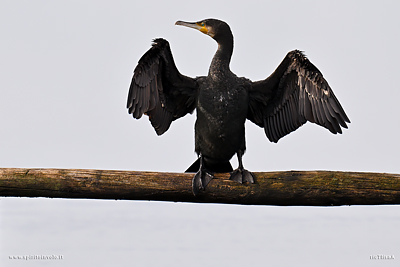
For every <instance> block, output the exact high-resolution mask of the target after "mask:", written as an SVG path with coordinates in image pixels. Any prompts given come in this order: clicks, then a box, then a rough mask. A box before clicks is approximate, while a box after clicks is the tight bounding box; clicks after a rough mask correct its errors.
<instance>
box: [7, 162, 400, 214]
mask: <svg viewBox="0 0 400 267" xmlns="http://www.w3.org/2000/svg"><path fill="white" fill-rule="evenodd" d="M193 175H194V174H190V173H189V174H188V173H159V172H134V171H109V170H74V169H23V168H18V169H13V168H0V196H14V197H51V198H91V199H129V200H159V201H175V202H201V203H232V204H252V205H283V206H299V205H301V206H329V205H381V204H400V175H399V174H386V173H358V172H337V171H287V172H258V173H255V177H256V184H244V185H241V184H238V183H236V182H233V181H230V180H228V178H229V174H226V173H225V174H216V175H215V176H216V179H214V180H212V181H211V182H210V184H209V185H208V187H207V189H206V191H204V192H203V191H202V192H200V193H199V195H198V196H197V197H195V196H193V194H192V185H191V181H192V178H193Z"/></svg>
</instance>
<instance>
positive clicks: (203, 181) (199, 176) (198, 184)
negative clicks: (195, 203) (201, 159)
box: [192, 168, 214, 196]
mask: <svg viewBox="0 0 400 267" xmlns="http://www.w3.org/2000/svg"><path fill="white" fill-rule="evenodd" d="M212 179H214V175H212V174H210V173H209V172H207V170H206V169H204V168H200V170H199V171H198V172H197V173H196V174H195V176H194V177H193V180H192V191H193V194H194V195H195V196H196V195H197V194H198V193H199V191H200V190H205V189H206V187H207V185H208V183H209V182H210V181H211V180H212Z"/></svg>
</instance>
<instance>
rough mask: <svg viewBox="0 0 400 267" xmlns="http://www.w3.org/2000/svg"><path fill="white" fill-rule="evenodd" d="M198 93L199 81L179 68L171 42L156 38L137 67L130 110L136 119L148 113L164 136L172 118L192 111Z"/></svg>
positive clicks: (129, 96) (132, 86)
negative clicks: (181, 71) (185, 74)
mask: <svg viewBox="0 0 400 267" xmlns="http://www.w3.org/2000/svg"><path fill="white" fill-rule="evenodd" d="M196 92H197V82H196V80H195V79H193V78H190V77H187V76H184V75H182V74H181V73H180V72H179V71H178V69H177V68H176V65H175V62H174V59H173V57H172V53H171V49H170V47H169V43H168V41H167V40H165V39H161V38H159V39H155V40H154V41H153V45H152V47H151V48H150V49H149V50H148V51H147V52H146V53H145V54H144V55H143V56H142V57H141V58H140V60H139V63H138V65H137V66H136V68H135V70H134V74H133V77H132V82H131V86H130V88H129V94H128V101H127V108H128V112H129V113H130V114H132V115H133V117H134V118H136V119H139V118H141V117H142V115H143V114H146V115H148V116H149V119H150V122H151V124H152V126H153V127H154V129H155V130H156V133H157V134H158V135H161V134H163V133H164V132H166V131H167V130H168V128H169V126H170V125H171V122H172V121H173V120H176V119H178V118H180V117H183V116H185V115H186V114H187V113H191V112H193V110H194V108H195V102H196V101H195V97H196Z"/></svg>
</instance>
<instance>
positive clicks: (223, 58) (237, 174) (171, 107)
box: [127, 19, 350, 195]
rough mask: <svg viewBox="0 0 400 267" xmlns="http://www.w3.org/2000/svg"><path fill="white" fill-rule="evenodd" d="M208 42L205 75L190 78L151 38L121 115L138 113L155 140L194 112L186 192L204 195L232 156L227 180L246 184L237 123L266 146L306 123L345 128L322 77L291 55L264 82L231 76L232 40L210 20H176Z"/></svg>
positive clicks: (242, 131) (166, 49) (159, 41)
mask: <svg viewBox="0 0 400 267" xmlns="http://www.w3.org/2000/svg"><path fill="white" fill-rule="evenodd" d="M175 24H176V25H182V26H186V27H190V28H194V29H197V30H199V31H201V32H202V33H204V34H207V35H209V36H211V37H212V38H213V39H214V40H215V41H217V43H218V50H217V52H216V53H215V55H214V58H213V59H212V62H211V66H210V69H209V72H208V76H201V77H196V78H190V77H187V76H184V75H182V74H181V73H180V72H179V71H178V69H177V68H176V66H175V63H174V59H173V57H172V53H171V50H170V47H169V43H168V41H166V40H164V39H161V38H159V39H155V40H154V43H153V45H152V47H151V48H150V49H149V50H148V51H147V52H146V53H145V54H144V55H143V56H142V58H141V59H140V60H139V63H138V65H137V66H136V68H135V70H134V74H133V78H132V83H131V85H130V88H129V95H128V103H127V108H128V109H129V113H131V114H132V115H133V117H134V118H136V119H139V118H140V117H141V116H142V115H143V114H146V115H148V116H149V119H150V122H151V124H152V126H153V127H154V129H155V130H156V133H157V134H158V135H161V134H163V133H164V132H165V131H167V130H168V128H169V126H170V124H171V122H172V121H173V120H176V119H178V118H180V117H183V116H185V115H186V114H187V113H192V112H193V111H194V109H196V114H197V120H196V124H195V151H196V153H197V154H198V156H199V158H198V159H197V161H196V162H195V163H193V165H192V166H191V167H189V169H188V170H187V172H197V173H196V174H195V176H194V177H193V183H192V185H193V193H194V194H195V195H196V194H197V193H198V192H199V190H204V189H205V187H206V186H207V184H208V183H209V182H210V180H211V179H213V174H214V173H215V172H231V171H233V169H232V167H231V165H230V163H229V160H230V159H231V158H232V157H233V155H235V153H236V154H237V157H238V160H239V167H238V168H237V169H236V170H234V171H233V172H232V173H231V176H230V179H231V180H234V181H237V182H239V183H243V182H249V183H254V177H253V174H252V173H251V172H249V171H247V170H245V169H244V168H243V163H242V156H243V153H244V152H245V150H246V145H245V126H244V125H245V121H246V119H249V120H251V121H252V122H253V123H255V124H257V125H258V126H260V127H262V128H264V131H265V134H266V135H267V137H268V139H269V140H270V141H271V142H275V143H276V142H278V140H279V139H280V138H282V137H283V136H285V135H287V134H289V133H290V132H292V131H294V130H296V129H297V128H299V127H300V126H301V125H303V124H304V123H306V122H307V121H310V122H313V123H316V124H318V125H321V126H323V127H325V128H327V129H328V130H329V131H331V132H332V133H334V134H336V133H342V130H341V127H344V128H347V125H346V122H350V120H349V118H348V117H347V116H346V113H345V112H344V110H343V108H342V106H341V105H340V103H339V101H338V100H337V99H336V97H335V95H334V94H333V91H332V89H331V88H330V87H329V85H328V83H327V81H326V80H325V79H324V78H323V76H322V73H321V72H320V71H319V70H318V69H317V68H316V67H315V66H314V65H313V64H312V63H311V62H310V61H309V60H308V58H307V57H306V56H305V55H304V54H303V53H302V52H301V51H299V50H294V51H291V52H289V53H288V54H287V55H286V57H285V58H284V59H283V61H282V62H281V64H280V65H279V66H278V68H277V69H276V70H275V71H274V72H273V73H272V74H271V75H270V76H269V77H268V78H266V79H265V80H262V81H257V82H252V81H250V80H249V79H246V78H240V77H237V76H236V75H235V74H234V73H232V71H231V70H230V68H229V63H230V60H231V56H232V52H233V35H232V32H231V29H230V27H229V25H228V24H227V23H225V22H223V21H220V20H217V19H206V20H202V21H199V22H183V21H177V22H176V23H175Z"/></svg>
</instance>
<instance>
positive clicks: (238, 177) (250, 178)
mask: <svg viewBox="0 0 400 267" xmlns="http://www.w3.org/2000/svg"><path fill="white" fill-rule="evenodd" d="M229 180H232V181H236V182H238V183H241V184H242V183H245V182H248V183H251V184H254V175H253V174H252V173H251V172H249V171H248V170H246V169H243V168H237V169H236V170H234V171H233V172H231V177H229Z"/></svg>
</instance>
